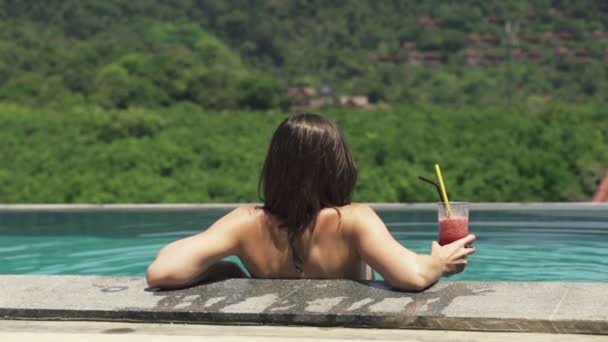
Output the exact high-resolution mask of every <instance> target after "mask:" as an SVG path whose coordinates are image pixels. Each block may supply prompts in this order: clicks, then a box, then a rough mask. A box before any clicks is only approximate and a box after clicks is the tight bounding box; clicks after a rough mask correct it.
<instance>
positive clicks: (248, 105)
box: [0, 0, 608, 109]
mask: <svg viewBox="0 0 608 342" xmlns="http://www.w3.org/2000/svg"><path fill="white" fill-rule="evenodd" d="M0 42H1V44H0V80H1V81H0V100H2V101H9V102H18V103H28V104H33V105H46V104H55V105H57V106H58V107H61V106H65V105H72V104H82V103H93V104H98V105H101V106H103V107H105V108H126V107H129V106H146V107H158V106H170V105H171V104H174V103H177V102H191V103H195V104H197V105H199V106H201V107H203V108H206V109H234V108H242V109H266V108H281V107H282V108H285V107H286V106H287V105H288V103H287V101H286V99H285V96H284V95H285V94H286V88H287V87H288V86H293V85H312V86H321V85H323V84H328V85H330V86H332V87H334V88H335V89H336V90H337V92H339V93H343V94H360V95H368V96H369V97H370V99H371V100H372V101H387V102H389V103H392V104H398V103H409V104H411V103H433V104H438V103H439V104H449V105H450V106H454V105H456V106H466V105H471V104H474V105H492V106H495V105H505V104H512V103H517V102H525V101H527V100H528V99H529V98H532V100H533V101H535V100H537V99H538V98H540V99H545V100H550V99H552V98H553V99H555V98H559V99H566V100H568V101H571V102H572V101H574V102H579V103H580V102H582V101H605V100H606V94H608V71H607V70H608V68H607V67H606V65H607V63H606V61H607V60H608V50H607V49H608V5H606V3H605V2H603V1H590V0H579V1H574V0H572V1H566V0H563V1H546V0H528V1H483V2H479V1H458V2H447V1H440V0H425V1H400V0H399V1H397V0H395V1H375V0H361V1H322V0H288V1H274V0H261V1H249V0H226V1H214V0H180V1H171V2H157V1H147V0H128V1H127V0H105V1H97V0H46V1H37V0H19V1H17V0H0Z"/></svg>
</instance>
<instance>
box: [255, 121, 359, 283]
mask: <svg viewBox="0 0 608 342" xmlns="http://www.w3.org/2000/svg"><path fill="white" fill-rule="evenodd" d="M356 181H357V169H356V167H355V162H354V161H353V158H352V155H351V152H350V148H349V147H348V145H347V143H346V140H345V139H344V136H343V135H342V132H340V130H339V129H338V127H337V126H336V125H335V124H334V123H333V122H331V121H329V120H327V119H326V118H324V117H322V116H320V115H316V114H308V113H304V114H296V115H292V116H290V117H288V118H287V119H285V121H283V122H282V123H281V124H280V125H279V127H278V128H277V130H276V131H275V132H274V135H273V136H272V140H271V141H270V146H269V148H268V154H267V156H266V160H265V161H264V165H263V167H262V173H261V175H260V183H259V190H260V193H261V197H262V201H263V202H264V206H263V208H264V209H265V210H266V211H268V212H270V213H271V214H272V215H273V216H274V217H276V218H278V219H279V221H280V222H281V225H282V226H284V227H286V228H287V230H288V235H287V236H288V239H289V246H290V247H291V252H292V257H293V262H294V266H295V268H296V270H298V271H299V272H302V267H303V266H302V264H303V261H302V258H301V256H300V254H299V253H298V251H297V249H296V241H297V238H298V236H299V235H300V234H301V233H302V232H303V231H304V230H305V229H306V228H307V227H314V224H315V222H316V218H317V215H318V214H319V212H320V211H321V209H323V208H328V207H333V208H335V207H339V206H343V205H347V204H350V203H351V197H352V192H353V189H354V187H355V183H356ZM338 214H339V212H338Z"/></svg>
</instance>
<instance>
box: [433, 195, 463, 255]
mask: <svg viewBox="0 0 608 342" xmlns="http://www.w3.org/2000/svg"><path fill="white" fill-rule="evenodd" d="M437 209H438V210H437V219H438V220H439V244H440V245H442V246H443V245H447V244H449V243H452V242H454V241H456V240H458V239H462V238H463V237H466V236H467V235H469V204H468V203H466V202H450V212H449V213H448V212H447V209H446V206H445V204H443V203H439V206H438V208H437Z"/></svg>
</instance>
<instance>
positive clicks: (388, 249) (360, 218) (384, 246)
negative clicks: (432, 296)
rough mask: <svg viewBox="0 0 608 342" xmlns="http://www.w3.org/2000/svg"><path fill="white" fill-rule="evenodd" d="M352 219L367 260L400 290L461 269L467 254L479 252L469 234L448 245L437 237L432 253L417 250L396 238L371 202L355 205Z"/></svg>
mask: <svg viewBox="0 0 608 342" xmlns="http://www.w3.org/2000/svg"><path fill="white" fill-rule="evenodd" d="M348 220H349V221H350V222H349V226H351V227H353V230H354V238H355V240H356V245H357V248H358V250H359V254H360V255H361V257H362V258H363V260H364V261H365V262H366V263H367V264H369V265H370V266H371V267H372V268H373V269H375V270H376V271H378V272H379V273H380V274H382V276H383V277H384V279H385V280H386V281H387V282H388V283H389V284H390V285H391V286H392V287H394V288H396V289H399V290H415V291H422V290H424V289H426V288H427V287H429V286H430V285H432V284H433V283H435V282H436V281H437V280H439V278H440V277H441V276H442V275H449V274H454V273H458V272H461V271H462V270H464V267H465V266H466V263H467V258H466V257H467V256H468V255H470V254H472V253H474V252H475V248H469V247H466V246H468V245H470V244H471V243H472V242H473V241H474V240H475V236H474V235H469V236H467V237H465V238H463V239H460V240H458V241H455V242H453V243H451V244H449V245H445V246H440V245H439V244H437V242H435V241H434V242H433V246H432V252H431V255H424V254H417V253H414V252H413V251H410V250H409V249H407V248H405V247H403V246H402V245H401V244H400V243H399V242H398V241H396V240H395V239H394V238H393V236H392V235H391V234H390V232H389V231H388V229H387V228H386V225H385V224H384V222H382V220H381V219H380V217H378V215H377V214H376V212H374V210H373V209H371V208H370V207H369V206H367V205H363V204H356V205H352V206H351V211H350V213H349V215H348Z"/></svg>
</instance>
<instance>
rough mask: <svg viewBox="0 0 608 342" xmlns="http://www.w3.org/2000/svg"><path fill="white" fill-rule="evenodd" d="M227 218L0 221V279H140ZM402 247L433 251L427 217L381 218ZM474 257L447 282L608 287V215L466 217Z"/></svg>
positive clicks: (106, 215) (121, 215)
mask: <svg viewBox="0 0 608 342" xmlns="http://www.w3.org/2000/svg"><path fill="white" fill-rule="evenodd" d="M224 213H225V211H219V210H199V211H192V210H188V211H183V210H182V211H161V212H150V211H103V212H99V211H98V212H44V211H41V212H34V213H33V212H17V211H15V212H7V211H2V212H0V274H96V275H131V276H141V275H143V274H144V272H145V269H146V267H147V265H148V264H149V263H150V262H151V261H152V260H153V258H154V256H155V255H156V253H157V251H158V250H159V249H160V248H161V247H162V246H164V245H165V244H167V243H169V242H171V241H174V240H177V239H180V238H183V237H186V236H189V235H192V234H195V233H197V232H198V231H200V229H202V228H204V227H207V226H208V225H209V224H210V223H211V222H213V221H214V220H216V219H217V218H219V217H220V216H221V215H223V214H224ZM379 214H380V216H381V217H382V218H383V220H384V221H385V222H386V223H387V226H388V227H389V228H390V230H391V231H392V233H393V235H394V236H395V238H397V239H398V240H399V241H400V242H401V243H402V244H403V245H405V246H406V247H408V248H410V249H412V250H414V251H416V252H421V253H428V252H429V251H430V241H431V240H432V239H434V238H436V235H437V223H436V220H437V218H436V213H435V212H433V211H424V210H422V211H411V210H407V211H379ZM470 215H471V216H470V221H471V227H470V230H471V232H473V233H475V234H476V235H477V236H478V240H477V242H476V243H475V246H476V247H477V253H476V254H474V255H473V256H471V258H470V261H469V266H468V267H467V270H466V271H465V272H464V273H462V274H459V275H456V276H453V277H451V279H454V280H508V281H586V282H607V281H608V212H606V211H599V210H559V211H557V210H525V211H507V210H501V211H487V210H484V211H472V212H471V214H470Z"/></svg>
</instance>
